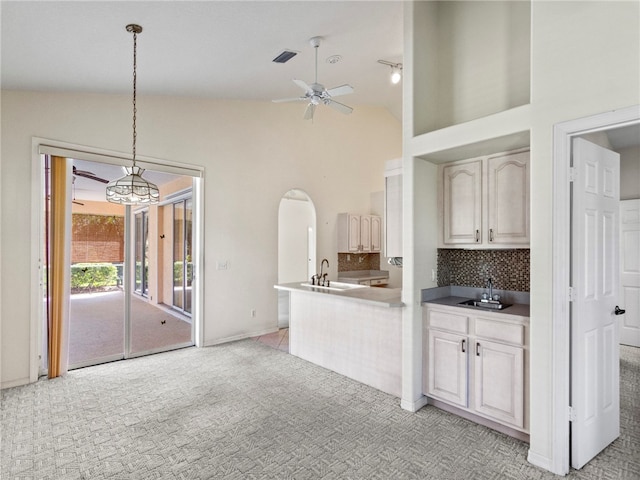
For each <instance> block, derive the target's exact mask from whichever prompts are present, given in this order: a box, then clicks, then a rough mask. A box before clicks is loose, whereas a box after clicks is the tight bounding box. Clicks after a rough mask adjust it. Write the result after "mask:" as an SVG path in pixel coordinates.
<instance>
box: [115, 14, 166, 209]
mask: <svg viewBox="0 0 640 480" xmlns="http://www.w3.org/2000/svg"><path fill="white" fill-rule="evenodd" d="M126 29H127V32H129V33H133V165H132V166H131V167H123V169H124V171H125V174H126V175H125V176H124V177H122V178H119V179H118V180H113V181H111V182H109V183H108V185H107V192H106V195H107V201H108V202H111V203H119V204H121V205H149V204H153V203H158V201H159V200H160V192H159V190H158V187H157V186H156V185H154V184H153V183H151V182H148V181H146V180H145V179H144V178H142V173H143V172H144V169H143V168H140V167H138V166H136V137H137V135H136V113H137V110H136V80H137V75H136V66H137V61H136V59H137V50H138V49H137V45H138V43H137V39H138V34H139V33H140V32H142V27H141V26H140V25H135V24H130V25H127V27H126Z"/></svg>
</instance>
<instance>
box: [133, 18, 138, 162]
mask: <svg viewBox="0 0 640 480" xmlns="http://www.w3.org/2000/svg"><path fill="white" fill-rule="evenodd" d="M137 53H138V32H136V31H135V30H134V31H133V166H134V167H135V166H136V137H137V135H138V134H137V132H136V114H137V113H138V110H137V109H136V92H137V90H136V79H137V74H136V70H137V66H138V63H137Z"/></svg>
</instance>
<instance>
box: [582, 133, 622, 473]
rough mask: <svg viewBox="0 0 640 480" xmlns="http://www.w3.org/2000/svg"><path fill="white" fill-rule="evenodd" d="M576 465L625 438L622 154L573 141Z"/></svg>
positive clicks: (585, 461)
mask: <svg viewBox="0 0 640 480" xmlns="http://www.w3.org/2000/svg"><path fill="white" fill-rule="evenodd" d="M573 165H574V169H575V178H574V182H573V210H572V237H573V238H572V242H571V243H572V283H573V289H574V300H573V302H572V309H571V406H572V407H573V409H574V413H575V415H574V417H575V418H574V420H573V421H572V423H571V466H572V467H573V468H582V467H583V466H584V465H585V464H586V463H587V462H588V461H589V460H591V459H592V458H593V457H595V456H596V455H597V454H598V453H599V452H600V451H602V450H603V449H604V448H605V447H606V446H607V445H609V444H610V443H611V442H613V441H614V440H615V439H616V438H618V436H619V435H620V391H619V390H620V389H619V383H620V377H619V370H620V364H619V345H618V323H617V319H616V316H615V313H614V311H615V308H616V305H617V304H618V301H619V300H618V294H619V281H620V276H619V255H618V251H619V239H618V235H619V231H620V230H619V228H620V227H619V218H618V211H619V197H620V192H619V186H620V157H619V155H618V154H617V153H615V152H611V151H609V150H607V149H605V148H602V147H599V146H597V145H595V144H593V143H590V142H587V141H586V140H583V139H575V140H574V143H573Z"/></svg>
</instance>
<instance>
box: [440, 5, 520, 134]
mask: <svg viewBox="0 0 640 480" xmlns="http://www.w3.org/2000/svg"><path fill="white" fill-rule="evenodd" d="M437 5H438V9H437V17H438V20H437V26H438V29H437V32H438V40H437V41H438V46H439V49H438V68H437V71H436V72H437V73H436V72H431V73H432V77H431V81H436V80H437V84H438V94H437V96H436V102H437V103H436V104H435V105H434V106H435V108H432V109H431V111H432V114H433V115H437V117H438V118H437V120H436V126H437V127H438V128H443V127H448V126H450V125H455V124H458V123H462V122H466V121H469V120H473V119H476V118H480V117H484V116H486V115H490V114H492V113H496V112H500V111H503V110H508V109H510V108H514V107H517V106H520V105H526V104H528V103H529V90H530V88H529V76H530V61H529V52H530V44H529V42H530V23H531V17H530V3H529V2H528V1H518V2H513V1H474V2H468V1H462V2H461V1H453V2H452V1H444V2H437ZM436 74H437V78H436V76H435V75H436Z"/></svg>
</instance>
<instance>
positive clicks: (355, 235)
mask: <svg viewBox="0 0 640 480" xmlns="http://www.w3.org/2000/svg"><path fill="white" fill-rule="evenodd" d="M349 251H350V252H358V251H360V215H351V214H349Z"/></svg>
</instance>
